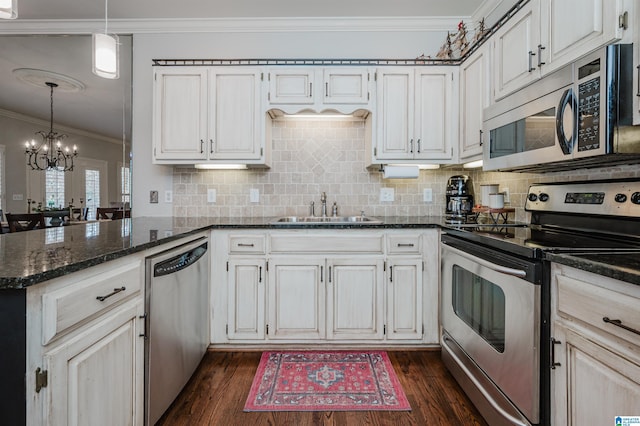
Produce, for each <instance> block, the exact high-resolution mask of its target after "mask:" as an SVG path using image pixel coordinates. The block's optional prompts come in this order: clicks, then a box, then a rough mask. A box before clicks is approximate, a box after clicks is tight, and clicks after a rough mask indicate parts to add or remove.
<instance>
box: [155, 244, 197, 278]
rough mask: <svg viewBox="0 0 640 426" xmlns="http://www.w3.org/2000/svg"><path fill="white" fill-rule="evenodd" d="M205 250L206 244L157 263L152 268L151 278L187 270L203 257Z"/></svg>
mask: <svg viewBox="0 0 640 426" xmlns="http://www.w3.org/2000/svg"><path fill="white" fill-rule="evenodd" d="M207 248H208V243H206V242H205V243H203V244H202V245H200V246H198V247H196V248H194V249H191V250H189V251H186V252H184V253H182V254H178V255H176V256H173V257H172V258H169V259H167V260H163V261H162V262H159V263H157V264H156V265H155V266H154V267H153V276H154V277H162V276H164V275H169V274H173V273H175V272H178V271H181V270H183V269H186V268H188V267H189V266H191V265H193V264H194V263H196V262H197V261H198V259H200V258H201V257H202V256H204V255H205V253H206V252H207Z"/></svg>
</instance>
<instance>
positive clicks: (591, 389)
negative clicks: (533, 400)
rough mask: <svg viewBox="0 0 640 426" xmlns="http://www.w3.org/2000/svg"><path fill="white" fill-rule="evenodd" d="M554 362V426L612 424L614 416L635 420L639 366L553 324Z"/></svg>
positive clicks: (639, 398) (639, 400) (639, 388)
mask: <svg viewBox="0 0 640 426" xmlns="http://www.w3.org/2000/svg"><path fill="white" fill-rule="evenodd" d="M553 337H554V338H555V339H556V340H557V341H559V342H560V343H559V344H557V345H554V346H555V348H554V349H555V362H559V363H560V365H558V366H556V368H555V369H553V370H551V381H552V393H551V397H552V400H551V401H552V402H551V403H552V410H551V412H552V413H553V414H552V415H553V417H554V422H553V424H556V425H576V426H577V425H606V424H615V423H614V420H613V419H615V418H616V417H617V416H631V415H633V416H637V415H638V407H640V365H638V364H636V363H633V362H631V361H629V360H627V359H625V358H623V357H621V356H619V355H618V354H616V353H614V352H612V351H610V350H608V349H606V346H601V345H599V344H597V343H602V342H597V341H596V342H594V341H591V340H587V339H585V338H583V337H581V336H580V335H578V334H577V333H575V332H573V331H571V330H570V329H568V328H565V327H563V326H562V325H561V324H560V323H558V322H556V323H554V331H553Z"/></svg>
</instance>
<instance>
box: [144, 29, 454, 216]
mask: <svg viewBox="0 0 640 426" xmlns="http://www.w3.org/2000/svg"><path fill="white" fill-rule="evenodd" d="M456 21H457V19H451V24H452V25H451V29H452V30H455V28H456V27H455V22H456ZM346 28H348V27H346ZM381 28H382V27H381ZM445 37H446V31H443V30H441V29H437V30H429V29H428V28H425V29H424V30H412V31H401V30H397V29H396V30H392V31H387V30H380V31H371V30H368V31H359V30H356V29H354V30H349V29H346V30H337V31H336V30H329V31H292V32H283V31H280V30H279V31H274V32H218V33H191V34H184V33H182V34H177V33H172V34H134V39H133V164H134V166H133V199H134V206H135V207H134V208H133V215H134V216H170V215H172V213H173V209H172V207H173V206H172V205H171V204H168V203H164V191H166V190H172V189H173V176H172V174H173V168H172V167H168V166H157V165H153V164H151V156H152V148H151V133H152V90H153V67H152V65H151V64H152V62H151V61H152V59H194V58H200V59H220V58H227V59H229V58H259V59H272V58H274V59H275V58H313V59H332V58H353V59H414V58H416V57H417V56H420V55H421V54H423V53H424V54H425V55H432V56H435V53H436V52H437V51H438V49H439V47H440V46H441V45H442V43H443V42H444V40H445ZM151 190H157V191H159V194H160V197H159V198H160V200H159V203H158V204H150V203H149V191H151Z"/></svg>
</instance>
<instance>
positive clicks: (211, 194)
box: [207, 188, 218, 203]
mask: <svg viewBox="0 0 640 426" xmlns="http://www.w3.org/2000/svg"><path fill="white" fill-rule="evenodd" d="M217 196H218V192H217V191H216V190H215V188H209V189H207V203H215V202H216V198H217Z"/></svg>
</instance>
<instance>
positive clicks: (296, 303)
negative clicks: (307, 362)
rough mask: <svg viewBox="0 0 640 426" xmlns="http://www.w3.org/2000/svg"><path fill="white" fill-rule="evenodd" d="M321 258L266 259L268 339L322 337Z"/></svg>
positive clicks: (323, 273)
mask: <svg viewBox="0 0 640 426" xmlns="http://www.w3.org/2000/svg"><path fill="white" fill-rule="evenodd" d="M325 279H326V277H325V267H324V258H317V257H308V256H300V257H297V256H286V257H274V258H272V259H271V261H270V262H269V303H268V304H269V315H268V316H269V326H268V336H269V339H324V338H325V337H326V332H325V309H324V306H325Z"/></svg>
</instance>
